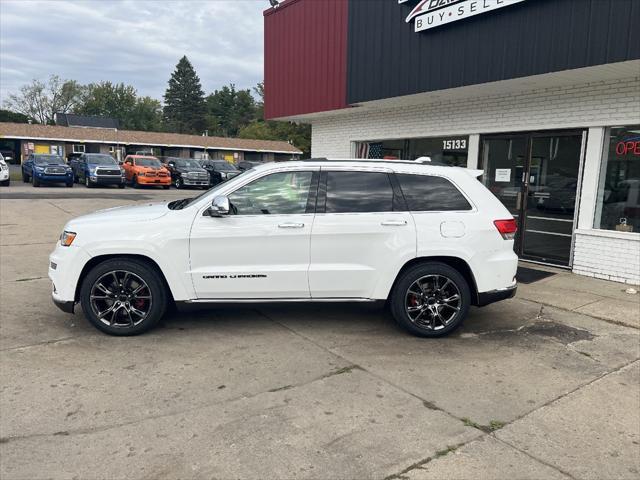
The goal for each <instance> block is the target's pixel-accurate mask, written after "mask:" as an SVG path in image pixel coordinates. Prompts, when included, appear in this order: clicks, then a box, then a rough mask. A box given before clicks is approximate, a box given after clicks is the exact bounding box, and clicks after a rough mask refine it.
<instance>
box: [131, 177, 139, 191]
mask: <svg viewBox="0 0 640 480" xmlns="http://www.w3.org/2000/svg"><path fill="white" fill-rule="evenodd" d="M131 186H132V187H133V188H140V184H139V183H138V176H137V175H134V176H133V177H131Z"/></svg>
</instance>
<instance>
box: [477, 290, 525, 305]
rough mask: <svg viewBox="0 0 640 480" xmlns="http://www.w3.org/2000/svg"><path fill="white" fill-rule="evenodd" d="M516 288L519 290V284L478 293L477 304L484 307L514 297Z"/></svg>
mask: <svg viewBox="0 0 640 480" xmlns="http://www.w3.org/2000/svg"><path fill="white" fill-rule="evenodd" d="M516 290H518V286H517V285H513V286H512V287H508V288H503V289H500V290H491V291H490V292H481V293H478V303H477V306H478V307H484V306H485V305H489V304H491V303H495V302H500V301H502V300H507V299H509V298H513V297H515V295H516Z"/></svg>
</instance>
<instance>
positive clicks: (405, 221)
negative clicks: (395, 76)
mask: <svg viewBox="0 0 640 480" xmlns="http://www.w3.org/2000/svg"><path fill="white" fill-rule="evenodd" d="M481 173H482V172H481V171H477V170H467V169H464V168H457V167H448V166H436V165H429V164H423V163H416V162H408V161H407V162H405V161H389V162H383V161H363V160H360V161H358V160H342V161H328V160H326V159H319V160H309V161H299V162H284V163H269V164H264V165H261V166H257V167H255V168H252V169H251V170H247V171H246V172H244V173H242V174H241V175H239V176H237V177H235V178H233V179H232V180H230V181H228V182H225V183H223V184H221V185H219V186H217V187H215V188H213V189H211V190H209V191H207V192H205V193H203V194H202V195H200V196H198V197H195V198H191V199H185V200H177V201H174V202H170V203H157V204H150V205H142V206H132V207H120V208H112V209H109V210H103V211H100V212H96V213H93V214H90V215H86V216H83V217H79V218H76V219H73V220H71V221H70V222H68V223H67V225H66V226H65V229H64V232H63V233H62V235H61V237H60V241H59V242H58V244H57V247H56V249H55V251H54V252H53V253H52V254H51V256H50V266H49V277H50V278H51V280H52V281H53V300H54V302H55V303H56V304H57V305H58V306H59V307H60V308H61V309H62V310H64V311H66V312H70V313H72V312H73V309H74V305H75V304H76V303H80V304H81V305H82V310H83V312H84V314H85V316H86V317H87V319H88V320H89V321H90V322H91V323H92V324H93V325H94V326H95V327H97V328H98V329H100V330H102V331H103V332H106V333H109V334H113V335H134V334H138V333H141V332H144V331H146V330H148V329H149V328H151V327H153V326H154V325H156V324H157V323H158V321H159V320H160V319H161V318H162V316H163V315H164V313H165V310H166V308H167V306H168V305H169V304H172V303H174V304H178V305H179V304H181V303H216V302H225V303H228V302H267V301H269V302H271V301H273V302H314V301H318V302H327V301H330V302H345V301H376V300H386V301H388V304H389V307H390V310H391V312H392V314H393V316H394V318H395V319H396V320H397V322H398V323H400V324H401V325H402V326H404V327H405V328H406V329H407V330H409V331H410V332H412V333H414V334H416V335H420V336H425V337H436V336H441V335H445V334H447V333H449V332H451V331H452V330H454V329H455V328H457V327H458V326H460V324H461V323H462V321H463V320H464V318H465V316H466V315H467V312H468V311H469V307H470V306H471V305H477V306H482V305H486V304H488V303H491V302H495V301H498V300H502V299H506V298H510V297H512V296H513V295H514V294H515V290H516V281H515V273H516V268H517V260H518V259H517V256H516V255H515V253H514V251H513V237H514V235H515V231H516V224H515V221H514V219H513V217H512V216H511V215H510V214H509V212H508V211H507V209H506V208H505V207H504V206H503V205H502V204H501V203H500V201H498V200H497V199H496V197H494V196H493V194H492V193H491V192H489V190H487V189H486V188H485V187H484V186H483V185H482V184H481V183H480V182H479V181H478V180H477V178H476V177H478V176H479V175H480V174H481Z"/></svg>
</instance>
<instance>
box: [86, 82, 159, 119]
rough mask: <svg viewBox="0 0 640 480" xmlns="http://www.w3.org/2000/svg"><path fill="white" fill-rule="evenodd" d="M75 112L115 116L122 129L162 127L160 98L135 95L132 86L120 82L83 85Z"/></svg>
mask: <svg viewBox="0 0 640 480" xmlns="http://www.w3.org/2000/svg"><path fill="white" fill-rule="evenodd" d="M75 113H79V114H81V115H97V116H104V117H110V118H115V119H117V120H118V122H119V124H120V128H122V129H124V130H145V131H159V130H161V129H162V105H161V104H160V102H159V101H158V100H155V99H153V98H151V97H138V94H137V92H136V89H135V88H133V87H132V86H130V85H125V84H124V83H118V84H113V83H111V82H99V83H92V84H89V85H87V86H86V87H84V91H83V94H82V99H81V101H80V105H79V106H78V108H77V109H76V112H75Z"/></svg>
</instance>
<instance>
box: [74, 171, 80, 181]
mask: <svg viewBox="0 0 640 480" xmlns="http://www.w3.org/2000/svg"><path fill="white" fill-rule="evenodd" d="M73 183H80V176H79V175H76V174H75V172H74V173H73Z"/></svg>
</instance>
